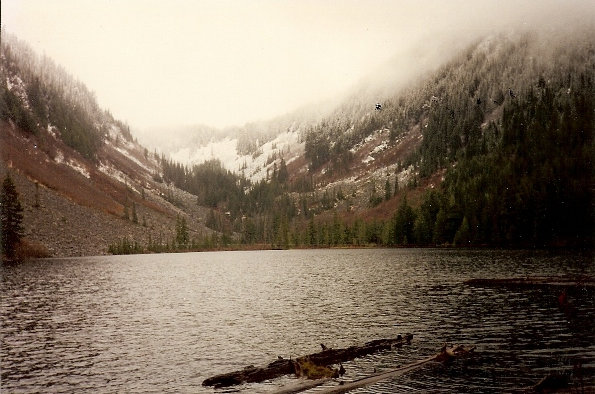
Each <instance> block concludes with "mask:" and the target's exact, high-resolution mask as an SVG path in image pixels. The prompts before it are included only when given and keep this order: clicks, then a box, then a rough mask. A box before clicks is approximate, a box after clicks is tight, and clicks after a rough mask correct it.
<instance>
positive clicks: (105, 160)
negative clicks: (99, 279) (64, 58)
mask: <svg viewBox="0 0 595 394" xmlns="http://www.w3.org/2000/svg"><path fill="white" fill-rule="evenodd" d="M0 71H1V80H0V89H1V93H2V95H1V99H0V113H1V115H2V120H1V121H0V157H1V158H2V161H1V163H0V167H1V168H0V173H1V174H2V176H4V174H6V173H7V172H8V173H10V175H11V176H12V177H13V179H14V180H15V183H16V184H17V190H18V192H19V193H20V195H21V199H22V203H23V205H24V209H25V212H24V225H25V236H26V240H27V242H28V243H29V244H32V245H38V246H39V248H41V249H44V248H45V249H47V252H49V254H51V255H53V256H70V255H89V254H104V253H106V252H107V246H108V244H111V243H114V242H118V241H119V240H121V239H122V238H124V237H129V238H133V239H137V240H139V241H142V242H147V241H148V240H149V238H150V237H151V238H152V239H153V240H159V239H160V240H163V242H165V241H167V242H169V241H170V240H171V239H172V238H173V237H174V235H175V229H176V218H177V216H178V215H182V216H183V217H184V218H186V220H187V223H188V227H189V230H190V232H191V234H193V235H195V236H198V235H199V234H209V233H210V231H209V230H208V229H206V228H205V227H204V225H203V224H202V223H204V220H205V218H206V215H207V213H208V210H206V209H201V208H200V207H198V206H197V205H196V198H195V197H194V196H191V195H189V194H188V193H185V192H183V191H181V190H179V189H176V188H175V187H173V186H168V185H166V184H164V183H162V182H158V181H156V180H155V179H159V174H160V172H161V169H160V166H159V161H158V160H157V158H156V157H153V155H152V154H149V153H148V151H147V150H146V149H145V148H143V147H142V146H140V145H139V144H138V143H137V142H135V141H134V140H133V138H132V135H131V134H130V130H129V128H128V126H127V125H125V124H124V123H122V122H120V121H118V120H116V119H114V118H113V117H112V116H111V115H110V114H109V112H106V111H103V110H101V109H100V108H99V107H98V106H97V103H96V101H95V98H94V97H93V94H92V93H91V92H90V91H89V90H88V89H87V88H86V87H85V86H84V85H83V84H82V83H80V82H78V81H75V80H74V79H73V78H72V77H70V76H69V75H68V74H67V73H66V72H65V71H64V70H62V69H61V68H59V67H58V66H56V65H55V64H54V63H53V62H52V61H51V60H50V59H47V58H40V57H38V56H36V55H35V54H34V53H32V52H31V50H30V49H29V48H28V46H27V45H25V44H24V43H21V42H19V41H18V40H17V39H16V38H14V37H12V36H10V35H7V34H6V33H5V32H3V37H2V53H1V70H0ZM172 202H173V203H175V204H172Z"/></svg>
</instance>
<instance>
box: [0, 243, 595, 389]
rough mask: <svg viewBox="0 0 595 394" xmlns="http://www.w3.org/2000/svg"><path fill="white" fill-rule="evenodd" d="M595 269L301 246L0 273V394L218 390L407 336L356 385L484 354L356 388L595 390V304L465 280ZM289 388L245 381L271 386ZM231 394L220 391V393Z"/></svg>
mask: <svg viewBox="0 0 595 394" xmlns="http://www.w3.org/2000/svg"><path fill="white" fill-rule="evenodd" d="M568 274H590V275H593V274H595V265H594V263H593V259H592V257H590V256H579V255H575V254H551V253H547V252H523V251H513V252H508V251H469V250H427V249H424V250H415V249H412V250H409V249H407V250H385V249H372V250H305V251H264V252H263V251H258V252H218V253H192V254H169V255H145V256H117V257H90V258H73V259H56V260H41V261H35V262H29V263H24V264H21V265H15V266H3V267H2V280H1V287H0V295H1V297H2V298H1V307H0V314H1V319H2V326H1V335H2V338H1V339H2V343H1V348H0V372H1V382H0V387H1V390H2V392H3V393H4V392H81V391H92V392H193V393H196V392H213V391H214V390H213V389H211V388H205V387H202V386H201V383H202V381H203V380H204V379H205V378H206V377H208V376H211V375H213V374H218V373H223V372H229V371H232V370H236V369H241V368H243V367H244V366H246V365H249V364H254V365H257V366H258V365H264V364H266V363H268V362H270V361H272V360H275V359H276V358H277V356H278V355H281V356H283V357H286V358H288V357H290V356H293V357H296V356H299V355H303V354H307V353H313V352H316V351H318V350H319V349H320V346H319V344H320V343H321V342H322V343H325V344H326V345H327V346H329V347H334V348H338V347H347V346H350V345H354V344H362V343H363V342H366V341H369V340H372V339H378V338H386V337H395V336H396V335H397V334H403V333H406V332H412V333H414V334H415V337H414V340H413V343H412V344H411V345H410V346H404V347H403V348H402V349H399V350H395V351H389V352H383V353H380V354H376V355H373V356H369V357H366V358H362V359H356V360H354V361H351V362H348V363H346V364H344V366H345V368H346V370H347V374H346V375H345V376H344V377H343V380H346V381H349V380H353V379H357V378H360V377H363V376H366V375H369V374H371V373H373V371H374V368H376V370H377V371H382V370H385V369H391V368H395V367H396V366H398V365H404V364H408V363H410V362H414V361H416V360H419V359H422V358H425V357H427V356H428V355H432V354H433V353H435V352H436V351H437V350H438V349H439V348H440V346H441V345H442V343H444V342H451V343H466V344H475V345H476V346H477V355H476V356H475V357H474V358H473V359H472V360H469V361H465V362H463V361H457V362H454V363H452V364H451V365H448V366H443V365H441V364H440V365H437V364H435V365H429V366H426V367H424V368H422V369H420V370H418V371H415V372H412V373H409V374H408V375H405V376H402V377H397V378H395V379H393V380H389V381H386V382H381V383H378V384H376V385H373V386H370V387H367V388H365V389H360V390H358V391H357V392H415V391H418V392H428V391H432V392H453V393H454V392H457V393H458V392H503V391H511V390H513V389H515V388H519V387H525V386H529V385H531V384H533V383H535V382H536V381H538V380H539V379H540V378H541V377H543V376H544V375H546V374H547V373H548V372H551V371H566V372H572V371H573V367H574V366H575V365H577V364H578V363H581V364H582V367H583V374H585V375H586V376H585V378H584V379H585V381H588V382H589V383H590V384H593V382H594V378H593V368H595V321H594V319H595V318H594V316H595V295H594V292H593V290H592V289H591V290H590V291H587V290H584V289H583V290H581V291H578V292H575V293H570V296H569V300H570V302H571V303H572V304H573V308H572V309H571V310H570V311H568V310H567V311H564V310H561V309H560V308H559V306H558V301H557V298H558V295H559V293H560V289H556V288H547V287H546V288H543V287H539V288H538V287H536V288H525V289H507V288H502V287H472V286H468V285H465V284H463V281H464V280H465V279H468V278H479V277H484V278H485V277H510V276H525V275H535V276H537V275H568ZM293 382H295V380H294V379H293V378H290V377H285V378H282V379H279V380H275V381H272V382H266V383H263V384H253V385H245V386H241V387H239V389H240V390H245V391H249V392H267V391H274V390H275V389H278V388H279V387H281V386H283V385H285V384H289V383H293ZM216 391H218V392H221V390H216Z"/></svg>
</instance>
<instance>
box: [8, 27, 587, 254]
mask: <svg viewBox="0 0 595 394" xmlns="http://www.w3.org/2000/svg"><path fill="white" fill-rule="evenodd" d="M594 42H595V30H594V29H593V28H580V29H575V30H568V31H564V32H557V33H555V34H554V33H551V32H550V33H544V32H540V33H534V32H533V33H532V32H510V33H507V34H500V35H493V36H488V37H484V38H482V39H479V40H476V41H473V42H470V43H469V42H466V43H465V45H464V49H461V50H458V49H457V47H454V46H453V47H451V48H450V49H452V53H449V54H448V55H444V54H443V53H440V56H436V57H432V56H430V59H432V61H427V62H425V63H424V64H425V65H424V66H423V67H422V66H419V67H418V68H410V67H401V68H399V67H395V68H391V67H384V68H381V69H379V70H380V71H378V70H376V73H374V75H373V76H372V77H371V78H370V79H369V80H365V81H362V83H361V84H360V85H358V86H356V87H354V88H353V89H352V90H351V92H350V93H349V94H348V95H347V96H346V97H345V98H340V99H337V101H336V102H335V103H331V104H324V105H319V106H316V107H315V110H314V111H312V109H311V108H304V109H302V110H300V111H297V112H295V113H290V114H286V115H283V116H280V117H278V118H276V119H273V120H270V121H261V122H255V123H253V124H248V125H244V126H242V127H237V128H229V129H226V130H216V129H211V128H208V127H206V126H204V127H198V126H197V127H189V128H188V129H187V131H186V132H185V140H184V142H185V145H186V148H184V149H179V147H177V146H176V144H172V145H171V146H168V147H167V148H166V150H168V151H169V155H167V156H166V155H165V154H163V152H162V154H158V153H157V152H154V153H150V152H149V150H148V149H146V148H144V147H143V146H141V145H140V144H139V143H138V142H137V141H136V140H135V139H134V138H133V136H132V134H131V131H130V128H129V127H128V126H127V125H126V124H124V123H123V122H121V121H118V120H116V119H114V118H113V117H112V116H111V115H110V113H109V112H107V111H104V110H101V109H100V108H99V107H98V105H97V103H96V101H95V98H94V97H93V94H92V92H90V91H89V90H88V89H87V88H86V87H85V86H84V85H83V84H82V83H80V82H78V81H76V80H75V79H73V78H72V77H70V76H69V75H68V74H67V73H66V72H65V71H64V70H62V69H61V68H60V67H58V66H56V65H55V64H54V63H53V62H52V61H51V60H49V59H47V58H40V57H38V56H36V55H35V54H34V53H32V52H31V50H30V49H29V48H28V47H27V46H26V45H25V44H23V43H21V42H19V41H18V40H17V39H16V38H15V37H12V36H10V35H7V34H6V33H5V32H3V40H2V58H1V62H2V68H1V74H2V79H1V88H0V89H1V91H2V99H1V100H0V111H1V114H2V120H1V124H0V127H1V138H2V141H0V142H1V145H0V149H1V151H0V152H1V155H2V164H1V166H2V172H3V173H5V172H8V173H10V174H11V176H12V177H13V178H14V179H15V183H16V185H17V189H18V191H19V193H20V194H21V198H22V200H23V201H22V202H23V205H24V207H25V215H24V217H25V219H24V224H25V240H26V242H25V245H26V246H27V247H28V248H29V249H30V250H32V251H39V253H42V252H46V253H49V254H51V255H55V256H66V255H88V254H103V253H107V252H108V245H109V246H110V248H109V251H110V252H112V253H128V252H140V251H175V250H197V249H201V250H202V249H209V248H217V247H222V246H223V247H227V246H229V245H231V244H236V245H238V244H241V245H242V246H240V247H255V246H254V245H258V247H280V248H286V247H302V246H318V247H320V246H342V245H352V246H364V245H370V244H374V245H387V246H395V245H452V244H455V245H459V246H469V245H487V246H503V247H510V246H513V247H548V246H590V245H592V241H593V232H592V229H593V224H594V222H593V212H594V210H593V208H594V207H593V199H592V196H593V190H594V187H593V186H594V184H593V167H592V162H593V156H594V150H593V149H594V148H593V126H594V118H593V108H594V106H593V100H594V94H593V93H594V90H593V82H594V80H593V79H594V75H593V74H594V71H595V67H594V65H595V46H594V44H593V43H594ZM391 70H392V71H391ZM383 73H386V75H383ZM393 73H396V74H398V75H393ZM383 81H385V82H384V83H383ZM377 104H379V105H378V106H377ZM199 132H200V133H199Z"/></svg>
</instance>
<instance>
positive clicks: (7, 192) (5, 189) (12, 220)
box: [0, 174, 23, 260]
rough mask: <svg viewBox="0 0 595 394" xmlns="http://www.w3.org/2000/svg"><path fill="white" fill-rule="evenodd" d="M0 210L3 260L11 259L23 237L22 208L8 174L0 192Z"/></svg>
mask: <svg viewBox="0 0 595 394" xmlns="http://www.w3.org/2000/svg"><path fill="white" fill-rule="evenodd" d="M0 208H1V222H2V227H1V228H2V233H1V234H0V235H1V237H2V255H3V258H6V259H9V260H11V259H13V258H14V257H15V251H16V246H17V244H18V243H19V242H20V240H21V237H22V235H23V226H22V221H23V213H22V212H23V207H22V206H21V202H20V201H19V194H18V192H17V189H16V187H15V185H14V182H13V181H12V178H11V177H10V175H9V174H7V175H6V177H5V178H4V181H3V182H2V190H1V191H0Z"/></svg>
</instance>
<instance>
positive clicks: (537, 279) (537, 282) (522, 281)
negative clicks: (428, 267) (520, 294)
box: [465, 276, 595, 288]
mask: <svg viewBox="0 0 595 394" xmlns="http://www.w3.org/2000/svg"><path fill="white" fill-rule="evenodd" d="M465 284H467V285H473V286H514V287H525V286H560V287H585V288H586V287H595V278H593V277H591V276H582V277H577V278H571V277H564V276H533V277H531V276H529V277H524V278H503V279H469V280H467V281H465Z"/></svg>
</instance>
